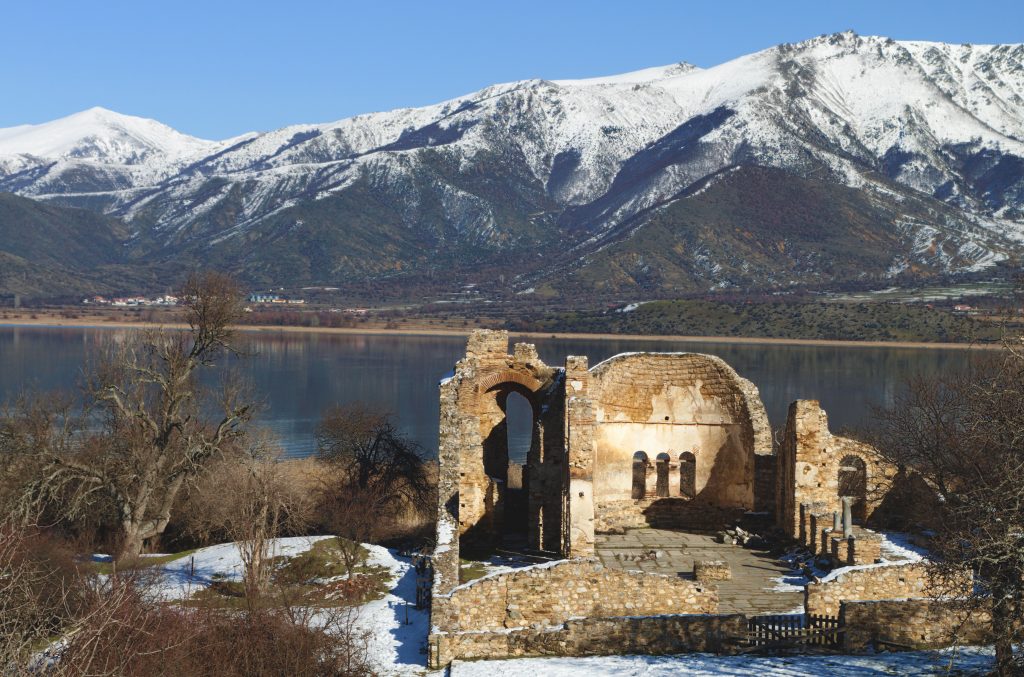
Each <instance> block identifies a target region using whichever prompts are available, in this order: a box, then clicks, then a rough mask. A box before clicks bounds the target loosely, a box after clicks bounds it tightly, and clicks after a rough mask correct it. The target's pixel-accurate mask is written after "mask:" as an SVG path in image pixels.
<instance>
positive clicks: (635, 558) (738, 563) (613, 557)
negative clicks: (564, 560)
mask: <svg viewBox="0 0 1024 677" xmlns="http://www.w3.org/2000/svg"><path fill="white" fill-rule="evenodd" d="M596 546H597V548H596V550H597V557H598V558H599V559H600V560H601V562H602V563H603V564H604V565H605V566H606V567H608V568H611V569H634V570H640V571H649V572H651V573H659V574H680V575H683V576H684V577H687V578H692V576H693V561H694V560H698V559H711V560H723V561H725V562H728V564H729V570H730V571H731V572H732V580H729V581H720V582H719V583H718V598H719V611H720V612H722V613H737V612H738V613H744V614H747V615H754V614H763V613H787V612H791V611H794V610H795V609H798V608H799V607H801V606H802V605H803V602H804V599H803V593H802V592H797V591H786V592H779V591H776V590H772V588H773V587H775V586H776V585H778V581H777V580H776V579H778V578H779V577H780V576H782V575H783V574H786V573H789V570H788V569H787V568H786V567H783V566H780V565H779V564H778V563H776V561H775V558H773V557H772V556H771V555H770V554H768V553H767V552H762V551H758V550H749V549H747V548H743V547H740V546H738V545H731V544H730V545H726V544H723V543H716V542H715V541H714V539H713V538H712V537H711V536H709V535H705V534H691V533H685V532H679V531H667V530H664V529H633V530H630V531H627V532H626V533H625V534H598V535H597V539H596ZM652 550H653V551H655V552H656V553H657V557H655V558H653V559H644V558H643V557H644V553H648V552H650V551H652Z"/></svg>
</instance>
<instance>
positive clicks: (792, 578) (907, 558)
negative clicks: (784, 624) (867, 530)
mask: <svg viewBox="0 0 1024 677" xmlns="http://www.w3.org/2000/svg"><path fill="white" fill-rule="evenodd" d="M877 533H878V535H879V536H881V537H882V545H881V549H882V561H881V562H877V563H875V564H857V565H852V566H845V567H839V568H836V569H832V570H831V571H825V570H822V569H819V568H818V567H816V566H814V560H813V559H810V560H807V561H806V564H808V565H809V566H810V567H811V570H812V571H813V572H814V575H815V576H817V577H818V578H819V579H821V580H822V581H830V580H832V579H834V578H836V577H838V576H842V575H843V574H845V573H847V572H848V571H854V570H857V569H876V568H878V567H886V566H893V565H896V564H910V563H911V562H921V561H923V560H924V559H925V558H926V557H927V556H928V551H927V550H925V549H924V548H922V547H920V546H917V545H914V544H913V543H912V542H911V538H910V536H909V535H908V534H903V533H899V532H894V531H885V532H877ZM781 559H784V560H787V561H788V562H789V563H790V566H792V567H794V569H793V570H792V571H790V572H789V573H786V574H783V575H782V576H779V577H777V578H775V579H773V580H774V582H775V585H774V586H772V588H771V590H774V591H777V592H794V591H800V590H803V589H804V587H805V586H806V585H807V584H808V582H809V581H808V579H807V577H806V576H805V575H804V573H803V571H801V570H800V569H797V568H795V567H796V563H797V562H798V556H797V553H796V552H793V553H790V554H789V555H786V556H783V557H782V558H781Z"/></svg>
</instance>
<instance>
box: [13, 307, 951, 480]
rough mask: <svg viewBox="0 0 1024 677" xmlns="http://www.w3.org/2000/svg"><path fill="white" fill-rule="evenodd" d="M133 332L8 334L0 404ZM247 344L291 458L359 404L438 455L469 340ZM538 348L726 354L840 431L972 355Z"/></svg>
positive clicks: (60, 380)
mask: <svg viewBox="0 0 1024 677" xmlns="http://www.w3.org/2000/svg"><path fill="white" fill-rule="evenodd" d="M123 332H124V330H122V329H101V328H77V327H76V328H64V327H61V328H57V327H53V328H51V327H37V326H33V327H0V401H4V400H8V399H10V398H12V397H14V396H16V395H17V394H18V393H19V392H21V391H22V390H24V389H26V388H39V389H42V390H55V389H73V388H76V387H77V386H78V384H79V383H80V382H81V375H82V366H83V364H84V361H85V358H86V356H87V355H88V354H89V352H90V351H91V350H93V349H94V347H95V346H96V344H97V342H98V341H99V340H100V339H101V338H102V337H103V336H109V335H110V334H117V333H123ZM241 337H242V344H243V346H244V348H245V350H246V351H247V352H248V353H250V355H249V357H247V358H245V359H243V360H240V361H239V362H238V367H239V369H240V371H241V372H242V374H243V375H244V376H245V377H246V378H247V379H248V380H249V381H250V383H251V385H252V387H253V390H254V391H255V392H256V393H257V394H258V395H259V397H260V398H261V400H262V402H263V410H262V412H261V414H260V417H259V423H260V424H261V425H263V426H265V427H267V428H269V429H270V430H272V431H273V432H274V433H275V434H276V435H277V436H278V438H279V439H280V440H281V444H282V446H283V448H284V450H285V453H286V454H287V455H290V456H305V455H308V454H310V453H313V451H314V449H315V443H314V439H313V431H314V429H315V427H316V424H317V421H318V420H319V418H320V415H321V413H322V412H323V411H324V409H326V408H327V407H329V406H330V405H332V404H335V403H345V402H353V401H358V400H362V401H365V402H367V403H369V404H371V405H375V406H380V407H384V408H386V409H387V410H389V411H391V412H393V413H394V414H396V415H397V421H398V424H399V427H400V428H401V429H402V430H403V431H404V432H405V433H407V434H408V435H410V436H411V437H412V438H414V439H415V440H416V441H418V442H419V443H420V444H422V445H423V447H424V448H425V449H427V450H428V451H429V452H430V453H432V454H436V452H437V424H438V397H437V383H438V381H439V380H440V379H441V378H442V377H443V376H444V375H445V374H446V373H447V372H449V371H450V370H451V368H452V366H453V365H454V363H455V362H456V361H457V360H458V359H459V358H460V357H461V356H462V354H463V351H464V347H465V339H464V338H462V337H458V336H399V335H383V336H382V335H362V334H326V333H324V334H320V333H293V332H246V333H243V334H242V335H241ZM524 340H525V339H524ZM528 340H530V341H532V342H533V343H536V344H537V349H538V351H539V352H540V355H541V357H542V359H544V361H545V362H547V363H548V364H550V365H561V364H563V363H564V360H565V356H566V355H587V356H589V358H590V364H591V365H594V364H597V363H598V362H599V361H601V360H603V359H605V358H607V357H610V356H612V355H615V354H617V353H622V352H631V351H664V352H669V351H689V352H701V353H710V354H713V355H718V356H719V357H721V358H722V359H724V360H725V361H726V362H728V363H729V364H731V365H732V366H733V367H734V368H735V369H736V371H737V372H739V374H740V375H741V376H743V377H745V378H748V379H750V380H751V381H753V382H754V383H755V384H756V385H757V387H758V388H759V389H760V391H761V397H762V399H763V400H764V403H765V407H766V408H767V410H768V416H769V418H770V419H771V423H772V425H773V427H776V428H779V427H781V426H783V425H784V424H785V419H786V409H787V407H788V406H789V403H790V402H792V401H793V400H795V399H800V398H804V399H818V400H820V401H821V403H822V406H823V407H824V408H825V410H826V411H827V412H828V414H829V422H830V427H831V428H832V430H834V431H835V430H838V429H839V428H842V427H844V426H850V427H854V426H858V425H863V424H864V423H865V422H867V420H868V419H869V417H870V405H872V404H886V403H889V402H891V401H892V397H893V395H894V393H895V392H896V391H897V390H898V388H899V386H900V384H901V383H902V382H903V381H904V380H905V379H906V378H908V377H910V376H914V375H934V374H939V373H943V372H948V371H951V370H955V369H957V368H959V367H960V366H961V365H963V364H964V363H965V362H966V360H967V359H968V355H969V353H968V352H967V351H963V350H950V349H921V348H899V347H893V348H876V347H863V348H862V347H845V346H844V347H834V346H827V347H826V346H785V345H752V344H724V343H701V342H689V341H687V342H682V341H643V340H623V339H607V340H606V339H543V338H532V339H528ZM515 341H516V338H515V337H513V338H512V342H515ZM510 427H512V428H515V429H512V430H510V434H509V441H510V448H520V449H525V446H526V441H527V440H528V436H529V433H528V427H529V419H528V414H527V418H525V419H524V418H523V417H522V416H516V417H514V418H513V416H512V415H510ZM515 456H520V457H521V454H513V457H515ZM519 460H521V459H519Z"/></svg>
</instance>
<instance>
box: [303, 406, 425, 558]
mask: <svg viewBox="0 0 1024 677" xmlns="http://www.w3.org/2000/svg"><path fill="white" fill-rule="evenodd" d="M317 446H318V450H319V458H320V459H321V461H323V462H324V464H325V465H326V466H327V467H328V471H327V472H326V473H325V475H324V476H323V480H324V481H323V482H322V483H321V486H320V487H319V491H318V492H317V496H318V510H317V512H318V515H319V516H320V519H321V520H322V526H323V527H325V528H326V529H328V530H329V531H331V532H332V533H334V534H337V535H338V536H341V537H343V539H347V540H348V541H349V542H351V543H345V542H344V541H343V546H344V545H348V546H349V547H348V548H346V547H343V548H342V554H343V556H344V557H345V560H346V566H348V567H349V568H350V570H351V567H352V566H354V564H355V563H357V559H358V552H357V548H358V544H359V543H365V542H369V543H379V542H381V541H386V540H393V539H395V538H401V537H410V536H413V535H416V533H417V532H418V531H420V530H422V529H423V527H425V526H426V525H429V524H430V517H429V516H430V515H431V514H432V507H433V497H434V491H435V490H436V482H435V481H434V477H435V473H433V472H432V464H430V463H429V462H428V461H427V459H426V455H425V454H424V452H423V450H422V449H421V448H420V447H419V445H417V444H416V443H415V442H414V441H412V440H410V439H409V438H407V437H406V436H404V435H403V434H402V433H401V432H399V431H398V429H397V427H396V426H395V424H394V422H393V421H392V420H391V417H390V416H389V415H388V414H386V413H383V412H381V411H378V410H375V409H371V408H368V407H367V406H365V405H362V404H354V405H348V406H344V407H335V408H333V409H331V410H329V411H328V412H327V413H326V414H325V415H324V418H323V420H322V421H321V423H320V425H319V427H318V428H317ZM349 550H351V552H349Z"/></svg>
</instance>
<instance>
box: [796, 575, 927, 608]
mask: <svg viewBox="0 0 1024 677" xmlns="http://www.w3.org/2000/svg"><path fill="white" fill-rule="evenodd" d="M928 583H929V576H928V569H927V567H926V565H924V564H893V565H886V566H872V567H867V568H863V569H853V570H851V571H847V572H845V573H841V574H839V575H837V576H836V577H835V578H832V579H825V581H824V582H822V583H811V584H809V585H808V586H807V587H806V588H804V610H805V611H806V612H807V613H809V614H820V615H825V616H835V615H837V614H838V613H839V607H840V604H842V603H843V602H856V601H864V600H871V601H875V600H886V599H905V598H908V597H928V596H929V593H928Z"/></svg>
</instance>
